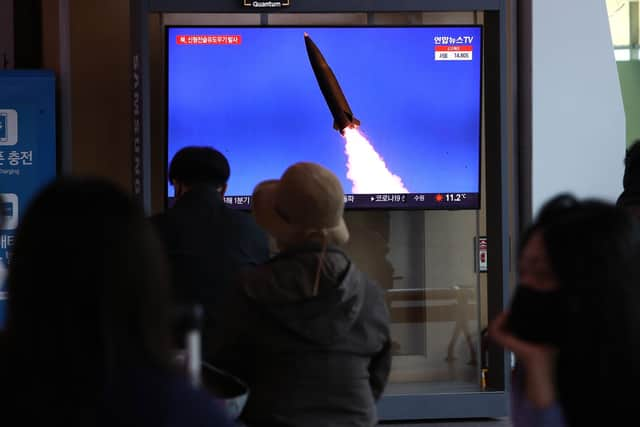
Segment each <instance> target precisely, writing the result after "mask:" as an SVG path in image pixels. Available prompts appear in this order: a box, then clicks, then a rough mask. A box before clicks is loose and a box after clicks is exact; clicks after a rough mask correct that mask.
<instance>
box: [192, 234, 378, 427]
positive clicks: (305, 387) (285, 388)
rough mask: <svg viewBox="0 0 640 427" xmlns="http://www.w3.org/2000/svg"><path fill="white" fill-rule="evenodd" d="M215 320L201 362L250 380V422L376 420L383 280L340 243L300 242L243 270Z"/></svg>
mask: <svg viewBox="0 0 640 427" xmlns="http://www.w3.org/2000/svg"><path fill="white" fill-rule="evenodd" d="M319 263H321V264H319ZM320 265H321V266H322V268H321V269H320V276H319V281H318V286H317V293H316V294H315V295H314V285H315V283H316V274H317V273H318V268H319V266H320ZM216 323H217V324H218V325H220V327H219V328H217V330H216V331H214V332H210V333H209V334H208V335H209V336H210V337H212V336H213V337H215V339H214V340H213V341H211V340H210V339H209V340H207V342H206V343H204V348H205V359H208V360H209V361H211V362H212V363H213V364H215V365H217V366H218V367H220V368H223V369H226V370H228V371H229V372H231V373H232V374H234V375H236V376H238V377H239V378H241V379H242V380H244V381H245V382H246V383H247V384H248V385H249V389H250V392H249V400H248V402H247V405H246V407H245V410H244V411H243V414H242V420H243V421H244V422H245V423H247V424H248V425H249V426H251V427H253V426H305V427H314V426H373V425H375V424H376V422H377V416H376V408H375V401H376V400H377V399H378V398H379V397H380V395H381V393H382V391H383V389H384V386H385V384H386V381H387V377H388V375H389V370H390V365H391V354H390V337H389V314H388V311H387V308H386V305H385V302H384V297H383V292H382V290H381V289H380V288H379V286H377V285H376V284H374V283H373V282H371V281H370V280H369V279H368V278H367V277H366V276H365V275H364V274H363V273H362V272H360V271H359V270H358V269H357V268H356V267H355V265H354V264H353V263H352V262H351V261H350V260H349V258H348V257H347V256H346V255H345V254H344V253H343V252H341V251H340V250H338V249H336V248H331V247H329V248H328V249H327V251H326V253H325V254H324V256H323V255H322V249H321V248H320V247H316V246H308V247H302V248H297V249H295V250H292V251H288V252H286V253H283V254H281V255H279V256H277V257H275V258H273V259H272V260H271V261H269V262H268V263H266V264H264V265H262V266H260V267H258V268H256V269H255V270H254V271H252V272H250V273H248V274H246V275H244V276H243V277H242V280H241V281H240V283H239V286H237V287H236V288H235V291H234V292H233V293H232V295H230V296H229V298H228V299H227V304H226V307H225V310H223V312H222V313H221V319H220V321H219V322H216Z"/></svg>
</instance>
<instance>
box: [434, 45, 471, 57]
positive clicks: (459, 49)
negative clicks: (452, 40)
mask: <svg viewBox="0 0 640 427" xmlns="http://www.w3.org/2000/svg"><path fill="white" fill-rule="evenodd" d="M434 51H435V55H436V58H435V59H436V61H471V60H472V59H473V46H466V45H464V46H460V45H457V46H455V45H454V46H451V45H449V46H434Z"/></svg>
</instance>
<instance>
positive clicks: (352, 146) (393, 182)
mask: <svg viewBox="0 0 640 427" xmlns="http://www.w3.org/2000/svg"><path fill="white" fill-rule="evenodd" d="M342 133H343V135H344V139H345V148H344V151H345V154H346V155H347V178H349V180H350V181H351V182H352V183H353V186H352V188H351V192H352V193H353V194H379V193H394V194H400V193H408V192H409V190H407V188H406V187H405V186H404V184H403V183H402V178H400V177H399V176H397V175H394V174H393V173H391V171H389V169H388V168H387V165H386V164H385V162H384V159H383V158H382V157H381V156H380V154H378V153H377V152H376V150H375V148H373V145H371V143H370V142H369V141H368V140H367V138H365V136H364V135H363V134H362V133H361V132H360V130H358V129H357V128H355V127H347V128H345V129H343V130H342Z"/></svg>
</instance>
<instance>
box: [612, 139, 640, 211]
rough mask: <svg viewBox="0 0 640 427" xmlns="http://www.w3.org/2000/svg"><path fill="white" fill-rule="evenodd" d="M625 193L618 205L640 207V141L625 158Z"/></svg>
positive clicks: (619, 198) (630, 149) (619, 199)
mask: <svg viewBox="0 0 640 427" xmlns="http://www.w3.org/2000/svg"><path fill="white" fill-rule="evenodd" d="M622 186H623V191H622V194H620V197H618V201H617V205H618V206H621V207H632V206H640V139H639V140H636V141H635V142H634V143H633V144H632V145H631V146H630V147H629V148H628V149H627V151H626V153H625V156H624V177H623V179H622Z"/></svg>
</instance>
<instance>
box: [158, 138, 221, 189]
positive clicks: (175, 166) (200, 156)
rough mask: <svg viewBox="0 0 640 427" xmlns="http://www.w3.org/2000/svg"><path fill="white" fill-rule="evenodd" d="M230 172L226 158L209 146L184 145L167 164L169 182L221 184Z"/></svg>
mask: <svg viewBox="0 0 640 427" xmlns="http://www.w3.org/2000/svg"><path fill="white" fill-rule="evenodd" d="M230 174H231V170H230V168H229V162H228V161H227V158H226V157H225V156H224V155H223V154H222V153H221V152H219V151H218V150H215V149H213V148H211V147H184V148H182V149H181V150H180V151H178V152H177V153H176V155H175V156H173V159H172V160H171V164H170V165H169V182H173V181H174V180H175V181H178V182H181V183H183V184H186V185H197V184H209V185H223V184H226V182H227V181H228V180H229V175H230Z"/></svg>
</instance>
